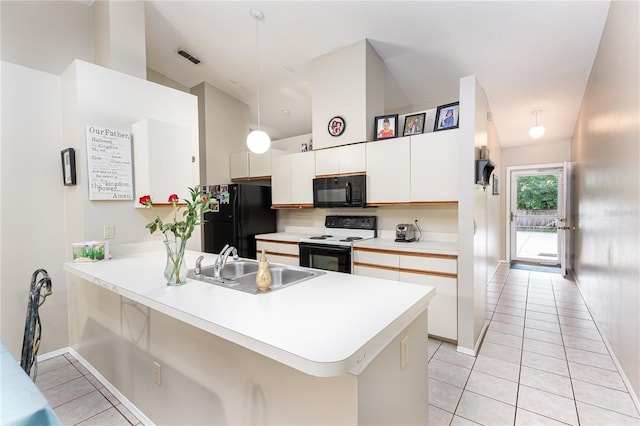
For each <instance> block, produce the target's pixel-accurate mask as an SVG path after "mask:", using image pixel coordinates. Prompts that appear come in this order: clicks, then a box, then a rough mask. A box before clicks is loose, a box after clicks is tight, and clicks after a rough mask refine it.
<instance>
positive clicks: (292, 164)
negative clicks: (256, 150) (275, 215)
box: [271, 151, 316, 207]
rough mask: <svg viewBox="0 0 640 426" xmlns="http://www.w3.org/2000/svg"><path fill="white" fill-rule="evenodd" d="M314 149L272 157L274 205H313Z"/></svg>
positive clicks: (272, 198)
mask: <svg viewBox="0 0 640 426" xmlns="http://www.w3.org/2000/svg"><path fill="white" fill-rule="evenodd" d="M314 154H315V153H314V151H309V152H299V153H295V154H289V155H282V156H278V157H274V158H273V159H272V173H271V202H272V204H273V205H274V206H304V207H311V206H312V205H313V178H314V177H315V170H316V168H315V155H314Z"/></svg>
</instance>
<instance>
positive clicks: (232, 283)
mask: <svg viewBox="0 0 640 426" xmlns="http://www.w3.org/2000/svg"><path fill="white" fill-rule="evenodd" d="M269 269H270V270H271V287H270V288H269V290H266V291H264V292H263V291H260V290H258V286H257V285H256V275H257V274H258V262H255V261H247V260H239V261H234V262H227V263H226V264H225V265H224V268H223V269H222V273H221V278H214V277H213V266H206V267H203V268H202V273H201V274H200V276H196V275H195V270H193V269H192V270H190V271H189V278H193V279H195V280H198V281H203V282H207V283H210V284H215V285H219V286H221V287H226V288H231V289H234V290H239V291H244V292H245V293H251V294H259V293H267V292H270V291H276V290H280V289H282V288H286V287H290V286H292V285H294V284H298V283H301V282H303V281H307V280H310V279H312V278H315V277H318V276H320V275H324V274H325V272H322V271H315V270H310V269H302V268H296V267H285V266H280V265H278V266H271V267H270V268H269Z"/></svg>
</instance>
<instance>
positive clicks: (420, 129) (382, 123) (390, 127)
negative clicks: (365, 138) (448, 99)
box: [373, 102, 460, 141]
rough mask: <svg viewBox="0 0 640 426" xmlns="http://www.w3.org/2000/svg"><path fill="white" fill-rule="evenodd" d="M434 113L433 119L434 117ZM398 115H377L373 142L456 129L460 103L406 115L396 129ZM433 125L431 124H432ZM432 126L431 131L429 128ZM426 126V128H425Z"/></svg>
mask: <svg viewBox="0 0 640 426" xmlns="http://www.w3.org/2000/svg"><path fill="white" fill-rule="evenodd" d="M434 111H435V117H434ZM398 117H399V116H398V114H387V115H379V116H377V117H375V119H374V127H373V134H374V138H373V140H376V141H377V140H382V139H391V138H397V137H399V136H411V135H419V134H422V133H425V132H426V133H428V132H430V131H434V132H439V131H442V130H449V129H457V128H458V125H459V121H460V102H453V103H450V104H446V105H440V106H438V107H437V108H434V109H430V110H427V111H426V112H417V113H414V114H407V115H406V116H405V117H404V124H403V126H402V127H401V128H400V127H398ZM432 123H433V124H432ZM432 125H433V130H431V127H432ZM426 126H428V128H425V127H426Z"/></svg>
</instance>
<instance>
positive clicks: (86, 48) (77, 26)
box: [0, 0, 93, 75]
mask: <svg viewBox="0 0 640 426" xmlns="http://www.w3.org/2000/svg"><path fill="white" fill-rule="evenodd" d="M0 9H1V11H2V13H1V18H0V19H1V25H0V28H1V30H2V33H1V38H2V50H1V52H0V53H1V55H2V60H3V61H7V62H12V63H14V64H18V65H23V66H25V67H29V68H34V69H37V70H40V71H45V72H48V73H51V74H55V75H60V74H62V72H63V71H64V70H65V68H66V67H67V66H68V65H69V64H70V63H71V61H73V60H74V59H81V60H83V61H93V32H92V28H91V6H89V5H88V4H87V2H80V1H6V0H3V1H1V2H0Z"/></svg>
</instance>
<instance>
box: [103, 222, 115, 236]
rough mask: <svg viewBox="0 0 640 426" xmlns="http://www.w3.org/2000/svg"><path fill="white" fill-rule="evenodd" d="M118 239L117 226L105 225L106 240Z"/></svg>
mask: <svg viewBox="0 0 640 426" xmlns="http://www.w3.org/2000/svg"><path fill="white" fill-rule="evenodd" d="M115 237H116V226H115V225H105V226H104V239H105V240H112V239H114V238H115Z"/></svg>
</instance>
